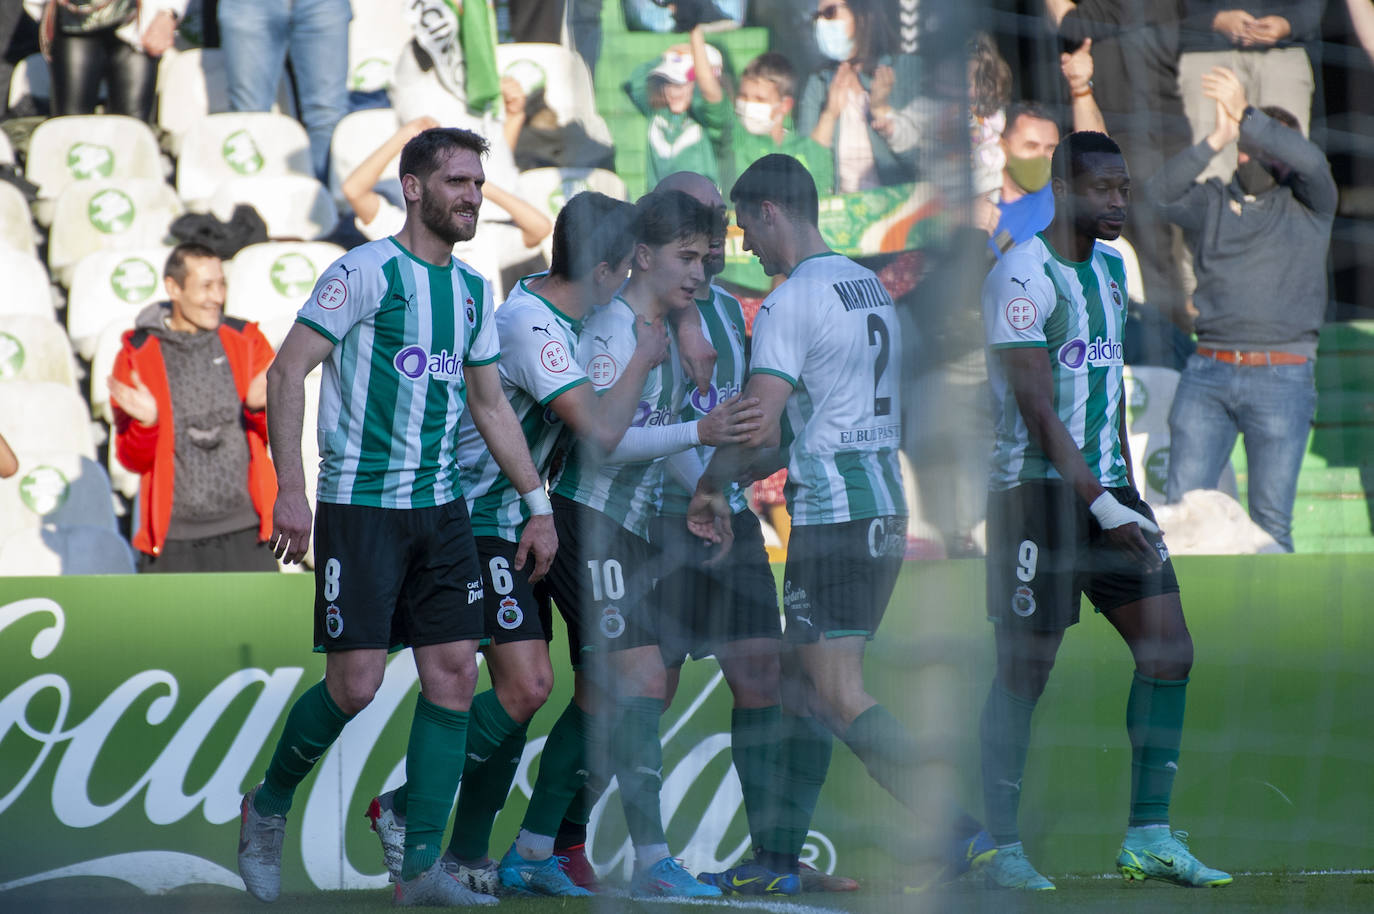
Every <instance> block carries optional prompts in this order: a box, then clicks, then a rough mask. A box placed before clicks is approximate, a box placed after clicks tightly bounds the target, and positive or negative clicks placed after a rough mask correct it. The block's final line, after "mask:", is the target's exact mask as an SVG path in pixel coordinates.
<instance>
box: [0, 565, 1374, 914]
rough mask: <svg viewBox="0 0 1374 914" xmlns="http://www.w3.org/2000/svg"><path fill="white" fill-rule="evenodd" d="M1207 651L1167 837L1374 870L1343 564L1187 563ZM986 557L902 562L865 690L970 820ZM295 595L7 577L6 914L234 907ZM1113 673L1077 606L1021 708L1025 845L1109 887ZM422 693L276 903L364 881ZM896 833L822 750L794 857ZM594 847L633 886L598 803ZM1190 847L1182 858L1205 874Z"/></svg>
mask: <svg viewBox="0 0 1374 914" xmlns="http://www.w3.org/2000/svg"><path fill="white" fill-rule="evenodd" d="M1177 565H1178V569H1179V575H1180V578H1181V579H1182V581H1183V587H1184V597H1185V605H1186V606H1187V608H1188V612H1189V622H1190V627H1191V629H1192V632H1193V636H1194V639H1195V642H1196V645H1197V665H1196V668H1195V670H1194V673H1193V678H1192V684H1191V686H1190V688H1189V696H1188V727H1187V730H1186V732H1185V737H1184V745H1183V756H1182V758H1181V760H1180V771H1179V777H1178V782H1177V789H1176V792H1175V803H1174V817H1175V825H1176V826H1178V827H1182V828H1187V829H1189V830H1190V831H1192V833H1193V834H1194V836H1195V840H1196V841H1197V842H1201V843H1205V847H1206V849H1207V850H1206V853H1205V855H1204V856H1205V857H1206V859H1207V860H1208V862H1209V863H1214V864H1215V865H1218V866H1222V867H1225V868H1228V869H1235V870H1239V871H1257V870H1272V869H1277V868H1280V867H1282V868H1287V869H1292V870H1301V869H1313V870H1318V869H1322V870H1324V869H1342V868H1356V867H1365V866H1368V863H1369V860H1370V857H1371V851H1372V850H1374V792H1371V791H1370V790H1369V788H1368V785H1369V784H1370V783H1371V782H1372V781H1374V729H1372V728H1371V726H1370V723H1371V716H1370V711H1369V709H1370V708H1371V707H1374V671H1371V665H1370V663H1369V657H1370V656H1371V653H1374V620H1371V615H1370V613H1369V612H1368V608H1367V606H1366V605H1365V602H1366V601H1365V600H1364V595H1365V594H1366V593H1368V592H1369V591H1370V589H1371V587H1372V586H1374V566H1371V564H1370V563H1369V562H1368V561H1367V560H1362V559H1361V558H1360V557H1359V556H1348V557H1347V556H1263V557H1245V558H1218V559H1198V558H1193V559H1179V560H1178V561H1177ZM982 577H983V569H982V565H981V563H979V562H976V561H959V562H926V563H908V565H907V567H906V569H905V570H904V572H903V576H902V579H901V581H900V582H899V585H898V590H897V594H896V595H895V597H894V599H893V603H892V606H891V608H890V609H889V611H888V616H887V619H886V620H885V622H884V625H883V629H882V631H881V632H880V635H879V637H878V639H877V640H876V641H874V642H873V644H872V646H871V647H870V651H869V661H868V681H869V687H870V689H871V690H872V691H873V693H874V694H875V695H876V696H877V697H878V698H879V699H880V700H882V701H883V702H884V703H885V704H887V705H888V706H889V707H890V708H892V709H893V711H894V713H896V714H898V716H899V717H902V718H903V719H904V720H905V721H906V722H907V723H908V725H910V726H911V727H912V728H913V730H914V731H915V732H916V733H917V735H918V737H919V738H920V739H921V742H922V745H923V746H925V747H927V750H928V752H929V756H928V757H927V758H926V759H925V761H927V762H929V763H931V764H928V765H926V766H925V767H926V768H933V769H934V768H943V769H944V770H946V771H950V772H953V784H954V790H955V791H956V792H957V793H959V794H960V799H962V800H963V801H964V802H965V804H966V805H968V806H969V807H970V808H971V809H973V810H974V811H975V812H977V811H978V809H979V808H980V807H981V803H980V802H979V801H978V793H977V789H978V788H977V779H976V770H977V764H976V761H977V755H976V750H977V746H976V732H977V721H978V712H979V708H980V706H981V703H982V699H983V696H984V695H985V694H986V689H987V684H988V678H989V675H990V672H991V656H990V655H991V649H990V634H989V632H988V630H987V623H986V622H985V621H984V619H983V615H984V612H983V605H982V603H983V596H982V594H983V585H982ZM311 586H312V582H311V579H310V578H309V577H308V576H305V575H279V576H277V575H244V576H229V575H225V576H210V575H206V576H200V577H176V576H166V577H162V576H158V577H149V578H140V577H136V576H125V577H64V578H33V579H15V578H10V579H0V670H3V671H4V672H3V673H0V836H3V837H0V908H3V907H4V904H3V898H4V895H3V892H4V891H5V890H7V889H13V888H15V887H18V886H22V885H31V884H33V883H35V882H44V881H53V880H59V879H63V878H68V877H79V876H100V877H107V878H109V879H114V880H119V881H121V882H124V883H128V884H131V885H134V886H136V887H138V888H141V889H143V890H145V891H165V890H168V889H172V888H175V887H178V886H182V885H190V884H211V885H224V886H229V887H233V888H240V887H241V883H240V882H239V880H238V877H237V874H236V872H235V849H236V838H237V820H238V805H239V798H240V796H241V794H242V792H243V791H244V790H245V789H246V788H248V787H250V786H252V784H253V783H255V782H256V780H257V779H258V778H259V777H260V776H261V772H262V770H263V769H264V767H265V765H266V763H267V760H268V757H269V755H270V753H271V750H272V747H273V745H274V742H275V739H276V736H277V733H278V732H279V729H280V726H281V723H282V720H283V718H284V716H285V713H286V710H287V709H288V708H289V707H290V704H291V702H292V701H293V700H294V698H295V697H296V696H297V695H299V694H300V693H301V692H302V691H303V690H304V689H305V688H307V687H309V686H310V685H311V684H313V683H314V682H315V681H317V680H318V678H319V677H320V676H321V674H322V670H323V661H322V658H321V656H320V655H317V654H312V653H311V652H310V650H309V645H310V640H311V622H310V604H311ZM563 644H564V641H563V638H562V635H561V633H560V635H559V637H558V640H557V641H556V642H555V646H554V651H553V657H554V666H555V674H556V687H555V692H554V696H553V698H552V699H551V700H550V702H549V705H548V707H546V708H545V709H544V710H543V711H542V712H540V714H539V715H537V716H536V718H535V720H534V723H533V726H532V727H531V731H530V732H531V735H532V739H531V743H530V745H529V746H528V748H527V750H526V752H525V756H524V759H523V760H522V762H521V766H520V770H519V773H518V775H517V778H516V786H515V794H514V796H513V797H512V799H511V802H510V803H508V805H507V808H506V810H505V811H504V812H503V813H502V814H501V817H500V818H499V819H498V820H497V823H496V829H495V832H494V836H493V843H494V845H496V846H495V847H494V848H493V850H494V851H495V852H497V853H500V852H501V850H502V849H503V848H504V847H505V846H506V842H508V841H509V840H510V839H511V837H512V836H513V835H514V832H515V830H516V828H517V826H518V822H519V819H520V817H521V815H522V814H523V812H524V806H525V797H526V796H527V795H528V792H529V790H530V787H531V785H532V783H533V779H534V774H535V773H536V771H537V764H538V755H539V750H540V748H541V747H542V745H543V739H544V734H545V733H546V732H547V730H548V727H549V726H550V725H551V723H552V722H553V720H554V719H555V718H556V716H557V714H558V712H559V710H560V709H561V708H562V707H563V705H564V704H565V703H566V702H567V700H568V695H569V690H570V686H571V675H570V672H569V668H568V666H567V657H566V650H565V649H564V648H563ZM1130 678H1131V670H1130V657H1129V653H1128V652H1127V650H1126V648H1125V647H1124V646H1123V645H1122V644H1121V643H1120V640H1119V639H1118V638H1117V636H1116V635H1115V633H1114V632H1113V631H1112V630H1111V628H1110V626H1109V625H1107V624H1106V622H1105V621H1103V620H1102V619H1101V618H1099V617H1096V616H1094V615H1092V614H1091V613H1090V612H1088V611H1085V613H1084V620H1083V624H1082V625H1080V626H1079V627H1078V628H1076V629H1074V630H1073V631H1071V632H1070V633H1069V635H1068V637H1067V638H1066V639H1065V644H1064V647H1063V650H1062V652H1061V655H1060V659H1059V663H1058V665H1057V667H1056V670H1055V673H1054V676H1053V678H1052V680H1051V682H1050V686H1049V689H1048V691H1047V693H1046V696H1045V699H1044V701H1043V702H1042V704H1041V706H1040V709H1039V710H1038V712H1037V715H1036V730H1035V737H1034V743H1033V746H1032V749H1031V756H1030V763H1029V767H1028V769H1027V771H1026V776H1025V779H1024V798H1023V801H1022V804H1021V809H1022V823H1023V834H1024V838H1025V840H1026V842H1027V845H1028V846H1029V847H1030V848H1031V851H1032V853H1033V855H1034V859H1035V860H1036V861H1037V863H1038V865H1039V866H1040V868H1041V869H1042V870H1044V871H1045V872H1048V873H1052V874H1053V873H1065V872H1075V873H1096V872H1105V871H1107V870H1108V869H1109V868H1110V865H1111V860H1112V858H1113V856H1114V854H1115V851H1116V847H1117V844H1118V842H1119V840H1120V833H1121V829H1122V826H1123V825H1124V821H1125V813H1126V807H1127V801H1128V794H1129V780H1128V778H1129V769H1130V747H1129V743H1128V741H1127V738H1126V733H1125V727H1124V714H1125V702H1126V694H1127V691H1128V689H1129V687H1130ZM415 686H416V676H415V668H414V664H413V662H412V661H411V659H410V655H409V654H408V653H401V654H398V655H396V656H395V657H394V658H393V659H392V660H391V662H390V666H389V668H388V672H387V676H386V680H385V682H384V684H383V686H382V688H381V691H380V692H379V693H378V695H377V698H376V701H375V702H374V703H373V705H372V706H371V707H370V708H368V709H367V710H366V711H364V712H363V714H361V715H359V717H358V718H357V719H356V720H354V721H353V722H352V723H351V724H350V725H349V726H348V728H347V729H346V730H345V732H344V735H343V736H342V737H341V739H340V741H339V742H338V743H337V744H336V745H335V746H334V747H333V748H332V749H330V750H329V751H328V752H327V753H326V754H325V756H324V757H323V758H322V759H321V761H320V763H319V765H318V766H317V768H316V770H315V772H314V773H313V774H312V775H311V776H310V777H309V778H308V779H307V780H306V781H305V782H304V784H302V786H301V788H300V790H299V791H298V793H297V795H296V806H295V808H294V809H293V810H292V812H291V816H290V821H289V825H288V831H287V842H286V850H285V869H284V879H283V883H284V885H283V888H284V889H285V890H286V891H288V892H290V891H303V890H308V889H310V888H311V887H316V888H321V889H339V888H367V887H376V888H381V887H383V886H385V884H386V878H385V875H384V873H383V869H382V864H381V855H380V853H379V850H378V846H377V843H376V838H375V837H374V836H373V835H372V834H371V833H370V832H369V831H368V826H367V822H366V820H365V819H364V817H363V812H364V810H365V809H366V807H367V804H368V801H369V800H370V799H371V797H372V796H374V795H375V794H377V793H378V792H380V791H381V790H383V789H385V788H387V787H389V786H391V785H394V784H396V783H399V781H400V780H401V779H402V777H403V774H404V753H405V745H406V733H407V731H408V728H409V723H410V717H411V712H412V708H413V706H414V692H415ZM729 710H730V697H729V690H728V689H727V688H726V687H725V685H724V684H723V683H722V682H721V680H720V676H719V673H718V670H717V668H716V667H715V665H714V664H713V663H710V662H703V663H692V664H689V665H688V667H687V668H686V670H685V671H684V674H683V677H682V683H681V686H680V688H679V690H678V694H677V700H676V701H675V702H674V704H673V707H672V708H671V709H670V710H669V711H668V712H667V714H666V715H665V717H664V721H663V728H662V737H663V740H664V781H663V784H664V789H663V797H664V813H665V821H666V822H667V824H668V836H669V841H670V843H671V846H672V848H673V850H674V852H675V853H676V854H678V855H679V856H681V857H682V858H683V859H684V861H685V862H686V864H687V865H688V866H689V867H691V868H694V869H709V868H713V867H715V866H723V865H725V864H727V863H729V862H733V861H734V860H735V859H736V858H738V857H739V856H740V855H742V854H744V853H745V852H746V849H747V846H748V841H747V835H746V832H745V825H744V817H743V813H742V810H741V808H740V790H739V783H738V781H737V779H736V778H735V775H734V773H733V770H732V769H731V768H730V765H729ZM912 831H913V830H912V828H911V822H910V817H909V816H907V814H906V813H904V812H903V811H902V810H901V809H900V807H897V806H896V805H895V804H894V803H893V802H892V800H891V799H890V798H889V797H888V796H887V795H886V794H884V793H883V792H882V791H881V790H880V789H879V788H877V787H876V786H875V785H874V784H873V783H872V782H871V781H870V780H869V778H868V776H867V774H866V773H865V771H864V769H863V767H862V765H861V764H860V763H859V762H858V761H857V760H856V759H855V758H854V757H853V756H852V755H851V754H850V753H849V752H848V750H846V749H844V748H843V747H837V750H836V753H835V758H834V763H833V765H832V768H831V771H830V778H829V780H828V782H827V785H826V788H825V792H824V794H823V796H822V801H821V806H820V808H819V809H818V811H817V815H816V818H815V821H814V822H813V831H812V834H811V836H810V838H809V840H808V845H807V856H808V858H809V859H811V860H812V861H814V863H815V865H817V866H818V867H820V868H822V869H826V870H831V869H835V870H838V871H843V872H845V873H846V874H848V875H854V876H857V877H859V878H862V879H871V880H875V881H878V882H881V881H882V880H884V879H886V880H892V879H895V878H897V877H896V876H895V875H894V874H896V873H898V872H900V867H901V859H900V858H901V857H902V856H903V855H904V854H905V853H906V852H907V850H906V848H907V843H906V842H908V840H909V836H910V834H911V833H912ZM588 849H589V852H590V855H591V857H592V859H593V861H594V862H595V863H596V864H597V866H598V867H600V868H602V869H603V871H613V872H616V873H623V872H624V870H625V867H626V866H627V865H628V863H629V860H630V856H629V847H628V844H627V843H626V840H625V829H624V824H623V818H622V816H621V813H620V810H619V805H618V798H617V797H616V796H615V794H614V791H613V790H612V791H611V792H609V793H608V794H607V796H606V797H604V798H603V801H602V802H601V804H600V805H599V806H598V807H597V810H596V812H595V815H594V816H593V820H592V823H591V838H590V840H589V842H588ZM1201 852H1202V851H1200V853H1201Z"/></svg>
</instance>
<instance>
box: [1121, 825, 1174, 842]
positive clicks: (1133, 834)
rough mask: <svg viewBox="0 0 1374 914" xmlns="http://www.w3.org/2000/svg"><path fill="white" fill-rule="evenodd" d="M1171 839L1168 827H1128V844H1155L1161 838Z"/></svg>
mask: <svg viewBox="0 0 1374 914" xmlns="http://www.w3.org/2000/svg"><path fill="white" fill-rule="evenodd" d="M1167 837H1169V826H1167V825H1128V826H1126V843H1127V844H1154V843H1155V842H1156V841H1158V840H1159V839H1160V838H1167Z"/></svg>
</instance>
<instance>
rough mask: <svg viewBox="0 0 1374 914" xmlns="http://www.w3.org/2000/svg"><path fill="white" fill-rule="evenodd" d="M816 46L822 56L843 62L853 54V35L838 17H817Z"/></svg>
mask: <svg viewBox="0 0 1374 914" xmlns="http://www.w3.org/2000/svg"><path fill="white" fill-rule="evenodd" d="M816 47H817V48H819V49H820V52H821V54H823V55H824V56H826V57H828V58H830V59H831V60H834V61H838V62H840V63H843V62H845V61H846V60H848V59H849V58H851V57H853V56H854V36H853V35H851V34H849V26H848V25H846V24H845V23H843V22H840V21H839V20H838V19H817V20H816Z"/></svg>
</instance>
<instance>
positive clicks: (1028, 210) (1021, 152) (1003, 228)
mask: <svg viewBox="0 0 1374 914" xmlns="http://www.w3.org/2000/svg"><path fill="white" fill-rule="evenodd" d="M1058 145H1059V125H1058V124H1057V123H1055V120H1054V118H1053V117H1052V116H1051V115H1050V113H1049V111H1047V110H1046V109H1045V108H1044V107H1043V106H1041V105H1039V104H1036V103H1035V102H1020V103H1018V104H1015V105H1012V106H1011V108H1010V109H1009V110H1008V111H1007V129H1006V130H1004V131H1002V152H1003V154H1004V155H1005V156H1006V165H1005V166H1003V168H1002V187H1001V189H1000V191H998V198H997V200H996V201H995V204H996V207H997V211H998V218H997V226H996V228H995V229H994V230H993V232H992V237H991V238H989V239H988V244H989V245H991V246H992V249H993V250H994V251H996V252H997V256H998V257H1001V256H1002V254H1003V253H1005V252H1006V251H1007V250H1009V249H1010V248H1011V247H1012V245H1015V244H1020V243H1021V242H1022V241H1025V240H1027V239H1029V238H1031V237H1033V236H1034V235H1035V233H1036V232H1039V231H1043V230H1044V228H1045V227H1046V226H1048V225H1049V224H1050V220H1051V219H1053V218H1054V195H1053V194H1052V193H1051V192H1050V156H1051V155H1052V154H1053V153H1054V147H1056V146H1058Z"/></svg>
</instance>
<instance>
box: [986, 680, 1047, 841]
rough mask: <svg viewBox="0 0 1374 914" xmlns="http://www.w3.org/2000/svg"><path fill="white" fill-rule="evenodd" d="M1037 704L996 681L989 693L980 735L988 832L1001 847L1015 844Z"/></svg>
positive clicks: (1018, 835) (1017, 837)
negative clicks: (1023, 777) (1023, 779)
mask: <svg viewBox="0 0 1374 914" xmlns="http://www.w3.org/2000/svg"><path fill="white" fill-rule="evenodd" d="M1034 712H1035V702H1033V701H1027V700H1026V699H1024V698H1021V697H1019V696H1016V695H1013V694H1011V693H1010V692H1008V691H1007V690H1005V689H1003V688H1002V687H1001V686H1000V685H998V684H997V683H996V682H993V684H992V688H991V689H989V690H988V700H987V702H986V703H984V705H983V716H982V719H981V720H980V721H979V724H978V736H979V740H980V741H981V743H982V755H983V765H982V767H983V805H984V807H985V811H986V814H987V819H988V831H989V832H990V833H991V834H992V840H993V841H995V842H997V844H998V845H1004V844H1015V843H1016V842H1017V841H1019V840H1020V839H1021V838H1020V835H1021V833H1020V829H1019V828H1018V827H1017V824H1016V812H1017V808H1018V807H1019V806H1020V804H1021V775H1022V773H1023V772H1024V771H1025V770H1026V752H1027V750H1028V749H1029V748H1030V730H1031V715H1032V714H1033V713H1034Z"/></svg>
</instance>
